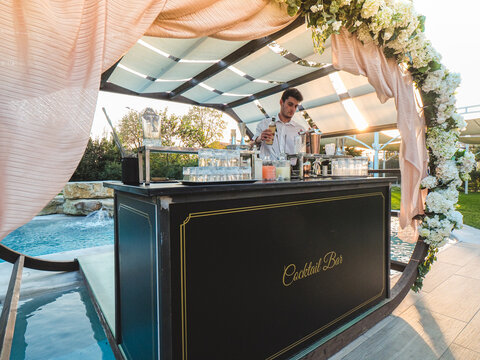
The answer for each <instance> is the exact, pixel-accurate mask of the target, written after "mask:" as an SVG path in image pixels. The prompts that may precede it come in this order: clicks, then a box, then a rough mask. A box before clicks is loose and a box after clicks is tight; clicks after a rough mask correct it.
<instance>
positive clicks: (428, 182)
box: [420, 176, 438, 189]
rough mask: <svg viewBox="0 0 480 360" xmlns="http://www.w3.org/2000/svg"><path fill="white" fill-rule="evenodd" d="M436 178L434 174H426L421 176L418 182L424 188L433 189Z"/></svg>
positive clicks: (435, 184)
mask: <svg viewBox="0 0 480 360" xmlns="http://www.w3.org/2000/svg"><path fill="white" fill-rule="evenodd" d="M437 184H438V182H437V178H436V177H435V176H427V177H425V178H423V180H422V182H421V183H420V185H421V187H422V188H424V189H433V188H434V187H435V186H437Z"/></svg>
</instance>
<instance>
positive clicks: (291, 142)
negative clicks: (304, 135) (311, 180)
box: [254, 115, 304, 160]
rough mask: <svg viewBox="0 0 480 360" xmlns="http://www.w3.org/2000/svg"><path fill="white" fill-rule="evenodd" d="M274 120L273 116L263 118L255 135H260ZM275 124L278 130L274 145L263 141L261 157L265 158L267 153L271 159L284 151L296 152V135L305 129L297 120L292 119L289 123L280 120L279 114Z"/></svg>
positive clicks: (286, 152)
mask: <svg viewBox="0 0 480 360" xmlns="http://www.w3.org/2000/svg"><path fill="white" fill-rule="evenodd" d="M271 122H272V118H266V119H264V120H262V121H261V122H260V123H259V124H258V125H257V129H256V131H255V137H254V139H256V138H257V137H259V136H260V134H261V133H262V131H263V130H266V129H267V128H268V124H270V123H271ZM275 125H276V126H277V130H276V132H275V137H274V138H273V145H267V144H265V141H262V143H261V144H262V146H261V148H260V157H261V158H262V159H264V158H265V156H266V155H269V156H270V159H272V160H276V159H278V156H279V155H280V154H282V153H285V154H295V153H296V151H295V136H297V135H298V132H299V131H301V130H304V128H303V127H302V126H301V125H299V124H297V123H296V122H295V121H293V120H290V121H289V122H288V123H284V122H283V121H282V120H280V117H279V116H278V115H277V117H276V118H275Z"/></svg>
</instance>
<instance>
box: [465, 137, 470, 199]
mask: <svg viewBox="0 0 480 360" xmlns="http://www.w3.org/2000/svg"><path fill="white" fill-rule="evenodd" d="M469 147H470V146H469V144H465V151H468V148H469ZM465 194H468V180H465Z"/></svg>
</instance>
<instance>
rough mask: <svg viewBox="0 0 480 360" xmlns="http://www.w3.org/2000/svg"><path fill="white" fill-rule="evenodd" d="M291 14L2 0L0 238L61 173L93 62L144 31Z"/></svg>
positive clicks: (214, 26) (263, 4)
mask: <svg viewBox="0 0 480 360" xmlns="http://www.w3.org/2000/svg"><path fill="white" fill-rule="evenodd" d="M293 20H294V19H293V18H291V17H289V16H288V15H287V14H286V11H285V9H282V8H281V7H280V6H279V5H277V4H272V3H271V2H270V1H268V0H245V1H237V0H170V1H169V0H150V1H147V0H69V1H56V0H24V1H21V0H2V1H1V2H0V29H1V32H0V34H1V35H0V55H1V58H0V61H1V64H2V66H1V72H0V239H3V238H4V237H5V236H6V235H7V234H8V233H9V232H11V231H12V230H14V229H16V228H17V227H19V226H20V225H22V224H24V223H26V222H28V221H29V220H30V219H31V218H32V217H33V216H35V214H37V213H38V212H39V211H40V210H41V209H42V208H43V206H45V205H46V204H47V203H48V201H49V200H50V199H52V198H53V197H54V196H55V195H56V194H57V193H58V192H59V191H60V190H61V189H62V187H63V186H64V184H65V183H66V182H67V181H68V180H69V178H70V177H71V175H72V173H73V172H74V171H75V168H76V166H77V164H78V162H79V161H80V159H81V157H82V154H83V152H84V150H85V146H86V143H87V141H88V137H89V134H90V128H91V124H92V120H93V115H94V111H95V105H96V101H97V95H98V88H99V84H100V77H101V74H102V72H103V71H105V70H107V69H108V68H109V67H110V66H112V65H113V64H114V63H115V62H116V61H117V60H118V59H119V58H120V57H121V56H122V55H123V54H125V53H126V52H127V51H128V49H129V48H130V47H132V46H133V45H134V44H135V42H136V41H137V40H138V39H139V38H140V37H141V36H142V35H144V34H145V33H146V32H147V31H148V33H149V34H151V35H156V36H163V37H178V38H188V37H200V36H206V35H211V36H216V37H219V38H224V39H243V40H247V39H252V38H258V37H261V36H265V35H268V34H271V33H273V32H275V31H276V30H278V29H279V28H282V27H284V26H286V25H287V24H288V23H290V22H291V21H293ZM152 24H153V25H152Z"/></svg>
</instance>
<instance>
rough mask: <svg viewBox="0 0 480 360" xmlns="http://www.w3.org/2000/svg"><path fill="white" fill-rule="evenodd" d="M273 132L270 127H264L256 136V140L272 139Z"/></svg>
mask: <svg viewBox="0 0 480 360" xmlns="http://www.w3.org/2000/svg"><path fill="white" fill-rule="evenodd" d="M274 136H275V134H274V133H273V131H272V130H270V129H265V130H263V131H262V133H261V134H260V135H259V136H258V137H257V142H262V141H268V140H273V137H274Z"/></svg>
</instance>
